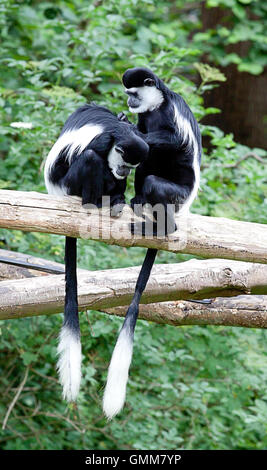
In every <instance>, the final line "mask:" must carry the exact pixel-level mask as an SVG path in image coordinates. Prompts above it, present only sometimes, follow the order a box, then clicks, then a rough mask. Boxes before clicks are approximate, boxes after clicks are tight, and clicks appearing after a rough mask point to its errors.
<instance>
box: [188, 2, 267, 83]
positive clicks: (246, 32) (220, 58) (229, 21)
mask: <svg viewBox="0 0 267 470" xmlns="http://www.w3.org/2000/svg"><path fill="white" fill-rule="evenodd" d="M205 5H206V7H207V8H214V7H219V8H220V9H221V11H222V18H221V20H220V22H219V24H217V25H216V27H214V28H210V29H206V30H205V31H204V32H199V33H197V34H195V35H194V38H193V41H194V42H196V44H199V41H201V42H202V44H203V50H204V51H205V52H206V53H207V54H208V57H209V59H210V60H211V61H212V62H214V63H215V64H220V65H222V66H225V65H228V64H230V63H234V64H236V65H237V68H238V70H239V71H240V72H248V73H251V74H253V75H259V74H260V73H262V72H263V70H264V68H265V67H266V65H267V59H266V57H267V56H266V51H267V38H266V27H267V6H266V2H262V1H261V0H206V1H205ZM242 43H243V46H244V47H243V51H242V55H238V54H236V53H235V52H233V50H232V48H233V46H234V45H235V44H242Z"/></svg>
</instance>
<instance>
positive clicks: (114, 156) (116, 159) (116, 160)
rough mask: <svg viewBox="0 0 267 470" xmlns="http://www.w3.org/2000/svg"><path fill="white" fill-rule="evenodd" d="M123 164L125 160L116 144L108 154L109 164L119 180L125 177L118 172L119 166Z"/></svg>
mask: <svg viewBox="0 0 267 470" xmlns="http://www.w3.org/2000/svg"><path fill="white" fill-rule="evenodd" d="M121 165H124V160H123V158H122V156H121V154H120V153H119V152H117V150H116V149H115V145H114V146H113V147H112V149H111V150H110V152H109V154H108V166H109V168H110V169H111V172H112V173H113V175H114V176H115V178H117V179H118V180H123V179H124V178H125V177H124V176H119V175H118V174H117V172H116V170H117V168H118V167H119V166H121Z"/></svg>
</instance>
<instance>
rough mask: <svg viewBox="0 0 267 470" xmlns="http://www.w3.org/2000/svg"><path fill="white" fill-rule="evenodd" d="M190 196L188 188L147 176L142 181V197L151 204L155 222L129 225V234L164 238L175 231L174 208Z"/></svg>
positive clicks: (153, 176)
mask: <svg viewBox="0 0 267 470" xmlns="http://www.w3.org/2000/svg"><path fill="white" fill-rule="evenodd" d="M189 194H190V188H189V187H187V186H181V185H178V184H175V183H173V182H171V181H168V180H166V179H164V178H161V177H158V176H155V175H149V176H147V177H146V178H145V180H144V186H143V188H142V196H143V197H144V198H145V200H146V201H147V202H148V203H149V204H151V206H152V210H153V215H154V217H155V219H156V222H153V224H152V225H151V223H149V221H148V219H147V220H146V221H144V222H141V223H136V224H131V227H130V228H131V232H132V233H134V234H138V235H147V236H156V235H158V236H165V235H168V234H170V233H173V232H175V230H176V229H177V227H176V224H175V220H174V214H175V210H174V207H175V205H177V203H179V201H180V202H181V203H182V202H184V201H185V200H186V199H187V197H188V196H189Z"/></svg>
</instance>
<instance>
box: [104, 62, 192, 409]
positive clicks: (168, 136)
mask: <svg viewBox="0 0 267 470" xmlns="http://www.w3.org/2000/svg"><path fill="white" fill-rule="evenodd" d="M122 81H123V84H124V86H125V88H126V93H127V94H128V96H129V98H128V105H129V107H130V108H132V109H133V110H135V109H136V110H137V111H136V112H137V113H138V107H140V110H141V109H143V108H142V104H143V102H144V100H145V97H148V94H149V93H150V91H149V90H151V91H152V93H153V90H152V88H151V87H156V88H157V90H158V91H159V92H160V93H159V92H158V91H156V93H155V89H154V95H152V94H151V96H155V100H156V99H157V98H158V105H157V103H155V106H150V108H149V107H148V109H146V110H145V111H144V112H143V111H140V113H139V114H138V124H137V130H138V131H139V132H142V134H143V137H144V139H145V140H146V142H147V143H148V144H149V156H148V158H147V159H146V160H145V161H143V162H142V163H141V164H140V165H139V167H138V168H137V170H136V173H135V196H134V198H133V199H132V200H131V205H132V208H133V209H134V210H136V205H139V208H138V209H139V210H138V215H140V205H141V206H142V205H144V204H145V203H149V204H151V205H152V206H154V205H155V204H161V205H162V206H163V208H164V209H165V210H164V211H163V212H164V218H163V224H162V220H161V228H160V230H161V232H160V233H158V234H160V235H166V234H168V233H171V232H173V231H175V230H176V225H175V219H174V213H175V212H177V211H178V210H179V209H180V207H181V205H182V204H184V203H186V201H187V200H188V198H189V197H190V195H191V193H192V191H193V190H194V186H195V185H197V184H198V174H196V171H197V172H198V171H199V166H200V159H201V136H200V131H199V128H198V125H197V122H196V120H195V118H194V116H193V114H192V112H191V110H190V108H189V107H188V105H187V104H186V103H185V101H184V100H183V98H182V97H181V96H180V95H177V94H176V93H174V92H172V91H171V90H169V89H168V88H167V86H166V85H165V84H164V83H163V82H162V80H160V79H159V78H158V77H157V76H156V75H154V74H153V73H152V72H151V71H150V70H148V69H144V68H134V69H129V70H127V71H126V72H125V74H124V75H123V79H122ZM162 98H163V99H162ZM142 100H143V101H142ZM147 103H149V101H148V98H147ZM175 109H176V111H175ZM175 116H178V119H176V118H175ZM119 118H120V119H121V120H123V121H124V122H127V118H125V116H124V115H123V114H120V115H119ZM196 187H197V186H195V192H196ZM189 201H190V202H191V200H189ZM158 222H159V220H158V219H156V222H155V223H152V224H151V225H152V234H153V235H155V234H157V232H158V228H159V227H158ZM146 228H147V225H146V223H145V221H143V222H141V223H139V225H137V224H131V230H132V231H133V232H134V233H136V232H138V231H139V232H141V234H143V235H145V234H147V233H148V231H147V230H146ZM156 254H157V250H155V249H151V248H149V249H148V250H147V254H146V257H145V260H144V262H143V265H142V268H141V271H140V274H139V276H138V280H137V283H136V289H135V294H134V297H133V299H132V302H131V304H130V306H129V308H128V310H127V313H126V317H125V320H124V323H123V326H122V329H121V332H120V335H119V338H118V342H117V345H118V344H120V338H123V341H125V337H127V338H128V340H127V341H128V344H129V345H131V344H132V342H133V336H134V329H135V325H136V321H137V318H138V312H139V302H140V299H141V295H142V293H143V291H144V289H145V287H146V284H147V281H148V279H149V276H150V272H151V269H152V267H153V263H154V261H155V257H156ZM116 347H117V346H116ZM115 349H116V348H115ZM112 359H113V358H112ZM111 362H112V360H111ZM122 367H123V365H122ZM110 369H111V370H113V369H114V365H111V367H110ZM124 375H125V373H124ZM113 376H115V375H114V373H113ZM109 380H110V382H109ZM112 380H114V377H113V378H111V379H109V376H108V386H107V390H109V389H110V385H109V384H110V383H111V384H112ZM125 385H126V384H125ZM113 394H114V392H113ZM110 396H111V398H112V394H111V395H110ZM105 402H107V397H105V399H104V403H105ZM105 406H106V405H105V404H104V409H105ZM107 410H108V407H107ZM116 412H118V410H115V411H114V413H113V415H114V414H116ZM110 414H111V413H110ZM107 415H108V416H109V414H108V411H107ZM109 417H112V416H109Z"/></svg>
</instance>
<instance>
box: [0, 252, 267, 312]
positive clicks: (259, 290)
mask: <svg viewBox="0 0 267 470" xmlns="http://www.w3.org/2000/svg"><path fill="white" fill-rule="evenodd" d="M139 270H140V267H137V268H126V269H112V270H105V271H94V272H85V273H84V272H80V273H79V275H78V294H79V308H80V310H84V309H93V310H103V309H107V308H112V307H117V306H121V305H128V304H129V303H130V301H131V298H132V295H133V292H134V288H135V283H136V279H137V275H138V272H139ZM64 290H65V282H64V275H61V274H58V275H47V276H41V277H36V278H31V279H27V278H25V279H19V280H14V281H3V282H1V283H0V319H7V318H18V317H25V316H33V315H44V314H51V313H57V312H61V311H62V310H63V305H64ZM242 293H243V294H255V295H266V294H267V266H266V265H264V264H257V263H244V262H240V261H226V260H220V259H215V260H203V261H200V260H190V261H186V262H185V263H179V264H167V265H155V266H154V267H153V270H152V274H151V277H150V280H149V282H148V285H147V288H146V290H145V292H144V294H143V296H142V303H152V302H163V301H166V300H167V301H170V300H179V299H183V300H186V299H203V298H210V297H218V296H222V297H224V296H226V297H231V296H235V295H239V294H242Z"/></svg>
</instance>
